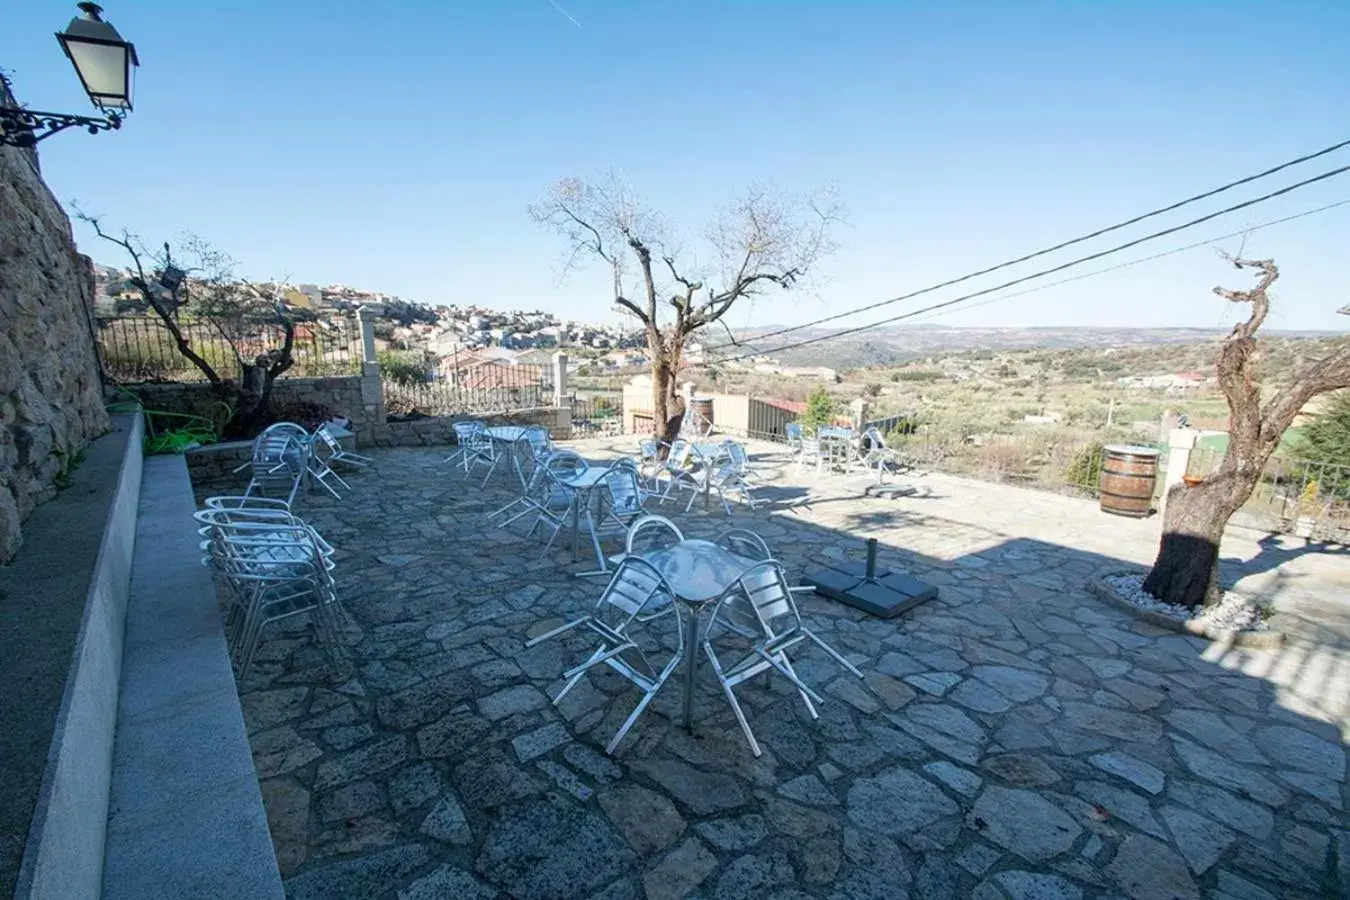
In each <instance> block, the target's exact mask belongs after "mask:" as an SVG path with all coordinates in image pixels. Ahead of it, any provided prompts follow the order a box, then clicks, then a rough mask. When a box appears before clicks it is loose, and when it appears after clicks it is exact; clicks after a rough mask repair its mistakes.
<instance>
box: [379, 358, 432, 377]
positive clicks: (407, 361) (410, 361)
mask: <svg viewBox="0 0 1350 900" xmlns="http://www.w3.org/2000/svg"><path fill="white" fill-rule="evenodd" d="M378 359H379V361H380V370H381V371H382V372H383V373H384V377H385V378H387V379H389V380H390V381H392V382H394V383H395V384H406V385H411V384H425V383H426V381H427V364H426V359H425V358H424V357H423V356H422V354H421V353H418V352H414V351H408V350H385V351H383V352H381V353H380V355H379V357H378Z"/></svg>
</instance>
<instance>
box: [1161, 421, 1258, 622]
mask: <svg viewBox="0 0 1350 900" xmlns="http://www.w3.org/2000/svg"><path fill="white" fill-rule="evenodd" d="M1277 446H1278V442H1275V441H1265V440H1261V439H1259V438H1258V439H1255V440H1253V439H1252V438H1251V437H1250V436H1249V435H1246V434H1243V433H1242V432H1240V431H1236V430H1235V431H1234V432H1233V433H1232V434H1231V435H1230V438H1229V445H1228V451H1227V453H1225V454H1224V459H1223V463H1222V464H1221V465H1220V466H1219V470H1218V471H1217V472H1215V473H1214V474H1213V475H1211V476H1210V477H1208V478H1206V479H1205V480H1204V481H1202V482H1201V483H1200V484H1197V485H1195V486H1194V487H1189V486H1187V485H1184V484H1181V485H1177V486H1175V487H1173V488H1172V490H1171V491H1169V492H1168V494H1167V508H1166V512H1165V513H1164V514H1163V535H1162V542H1161V543H1160V544H1159V546H1158V558H1157V559H1156V560H1154V563H1153V570H1152V571H1151V572H1149V575H1148V578H1147V579H1145V581H1144V590H1145V591H1147V592H1148V593H1150V594H1152V595H1153V596H1155V597H1157V598H1158V599H1159V600H1162V601H1164V602H1166V603H1175V604H1177V605H1179V606H1186V607H1190V608H1195V607H1197V606H1200V605H1201V604H1204V605H1209V604H1213V603H1217V602H1219V600H1220V598H1221V596H1222V591H1221V590H1220V585H1219V577H1218V575H1219V542H1220V541H1222V540H1223V532H1224V528H1225V526H1227V524H1228V520H1229V519H1230V518H1232V516H1233V513H1235V512H1237V511H1238V510H1239V509H1241V508H1242V504H1244V503H1246V502H1247V500H1248V498H1250V497H1251V495H1252V491H1253V490H1255V488H1256V483H1257V482H1258V481H1259V480H1260V478H1261V473H1262V472H1263V471H1264V470H1265V467H1266V462H1267V461H1268V460H1269V459H1270V457H1271V454H1273V453H1274V452H1275V448H1276V447H1277Z"/></svg>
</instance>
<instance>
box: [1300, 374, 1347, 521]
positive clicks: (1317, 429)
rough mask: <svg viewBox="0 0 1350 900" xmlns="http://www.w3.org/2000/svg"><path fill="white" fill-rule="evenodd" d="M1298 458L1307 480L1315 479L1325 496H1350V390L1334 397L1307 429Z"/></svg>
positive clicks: (1343, 497)
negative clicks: (1324, 410) (1325, 409)
mask: <svg viewBox="0 0 1350 900" xmlns="http://www.w3.org/2000/svg"><path fill="white" fill-rule="evenodd" d="M1298 455H1299V458H1300V460H1301V461H1302V463H1303V465H1302V466H1300V468H1301V469H1302V470H1303V472H1302V476H1303V478H1305V479H1307V480H1309V481H1312V480H1314V479H1315V480H1316V481H1317V484H1318V487H1319V488H1320V490H1321V492H1322V495H1323V496H1326V497H1337V498H1340V499H1345V498H1347V497H1350V391H1339V392H1338V393H1336V394H1334V395H1333V398H1332V401H1331V405H1330V407H1329V408H1328V409H1327V411H1326V412H1325V413H1324V414H1322V415H1321V416H1319V417H1318V418H1317V420H1316V421H1314V422H1313V423H1312V424H1310V425H1308V426H1307V427H1306V428H1304V429H1303V443H1302V444H1301V445H1300V446H1299V448H1298Z"/></svg>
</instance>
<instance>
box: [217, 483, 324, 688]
mask: <svg viewBox="0 0 1350 900" xmlns="http://www.w3.org/2000/svg"><path fill="white" fill-rule="evenodd" d="M235 499H237V498H224V500H225V503H224V504H222V505H214V506H208V508H207V509H204V510H199V511H198V512H197V513H195V514H194V517H195V518H196V519H197V521H198V522H199V523H201V526H202V527H201V528H199V531H200V532H201V533H202V535H203V537H204V538H205V540H204V541H203V549H204V550H205V551H206V555H205V556H204V558H203V562H204V563H207V564H209V565H211V566H212V567H213V568H214V569H215V570H216V572H217V573H218V574H219V575H220V576H221V577H222V579H223V580H224V581H225V583H226V585H227V586H228V587H229V589H230V596H231V598H232V604H231V608H230V615H229V617H228V618H227V623H226V624H227V628H228V630H229V632H230V637H231V646H232V649H233V652H234V655H235V661H236V665H237V668H238V677H239V678H240V679H241V680H242V679H243V678H245V677H246V676H247V674H248V672H249V669H250V667H251V666H252V664H253V659H254V656H255V654H256V652H257V648H258V645H259V643H260V640H261V636H262V632H263V629H264V628H266V627H267V626H268V625H270V624H273V623H275V622H278V621H281V620H283V619H288V618H291V617H293V616H297V615H301V614H310V616H311V621H312V623H313V625H314V630H315V636H316V637H317V638H318V640H319V642H320V643H321V644H322V645H323V646H324V648H325V649H326V651H327V652H328V654H329V658H330V661H331V662H332V663H333V665H334V667H335V669H341V667H342V665H343V662H344V651H343V647H342V638H341V631H340V628H341V626H340V618H341V617H344V616H345V611H344V610H343V609H342V607H341V603H340V602H339V601H338V598H337V592H336V588H335V586H334V583H333V579H332V574H331V573H332V570H333V562H332V555H333V548H332V547H331V545H329V544H328V543H327V542H326V541H324V540H323V539H322V538H321V537H320V536H319V535H318V533H317V532H315V531H314V529H313V528H311V527H310V526H309V525H308V524H306V523H304V522H303V521H302V520H300V519H298V518H296V517H294V516H292V515H290V514H289V513H287V512H285V511H284V510H281V509H278V508H275V507H274V508H258V507H241V506H235V505H232V501H233V500H235Z"/></svg>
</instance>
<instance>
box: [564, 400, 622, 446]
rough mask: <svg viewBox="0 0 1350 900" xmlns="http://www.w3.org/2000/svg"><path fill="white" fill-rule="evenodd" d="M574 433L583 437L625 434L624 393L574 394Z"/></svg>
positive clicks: (571, 402) (571, 403) (572, 402)
mask: <svg viewBox="0 0 1350 900" xmlns="http://www.w3.org/2000/svg"><path fill="white" fill-rule="evenodd" d="M570 405H571V407H572V433H573V434H574V435H578V436H581V437H587V436H591V435H613V434H622V433H623V430H624V429H623V392H622V391H619V392H613V391H609V392H605V393H593V394H588V395H586V396H578V395H576V394H573V395H572V397H571V400H570Z"/></svg>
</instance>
